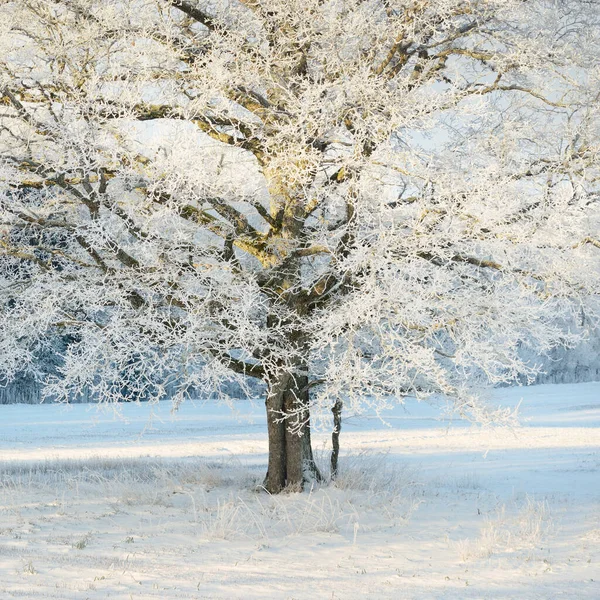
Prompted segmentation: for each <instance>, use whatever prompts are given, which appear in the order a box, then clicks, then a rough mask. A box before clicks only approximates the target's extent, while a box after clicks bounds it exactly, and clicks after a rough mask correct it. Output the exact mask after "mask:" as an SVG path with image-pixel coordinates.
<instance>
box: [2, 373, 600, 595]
mask: <svg viewBox="0 0 600 600" xmlns="http://www.w3.org/2000/svg"><path fill="white" fill-rule="evenodd" d="M491 399H492V400H493V401H494V402H495V403H498V404H501V405H502V406H506V407H514V406H517V405H518V404H519V402H521V401H522V402H521V405H520V415H521V425H520V426H518V427H514V428H502V429H491V428H480V427H477V426H474V425H471V424H469V423H466V422H464V421H460V420H457V419H455V420H453V421H450V420H443V419H440V417H439V415H440V411H439V410H438V409H437V408H435V407H430V406H428V405H425V404H417V403H407V404H406V405H405V406H404V407H398V408H396V409H394V410H393V411H390V412H389V413H386V414H385V415H384V419H385V423H382V422H381V421H380V420H379V419H377V418H376V417H374V416H373V415H370V416H369V415H365V416H362V417H358V416H348V417H347V418H346V419H345V421H344V426H343V431H342V437H341V442H342V449H343V456H342V461H341V475H340V479H339V481H338V482H337V484H336V485H332V484H329V485H323V486H316V487H315V488H314V489H312V490H306V491H305V492H304V493H303V494H300V495H298V494H289V495H288V494H284V495H281V496H278V497H270V496H268V495H267V494H266V493H264V492H260V491H258V490H257V484H258V483H260V481H261V475H262V474H263V472H264V469H265V464H266V433H265V429H266V427H265V419H264V415H263V410H264V408H263V407H262V406H261V404H260V403H257V404H256V405H252V404H251V403H249V402H247V401H240V402H239V403H238V404H237V405H236V410H237V413H236V415H234V416H232V414H231V412H230V410H229V409H228V408H227V407H222V406H217V405H215V404H212V403H206V404H202V403H196V404H192V403H189V404H185V405H183V406H182V407H181V409H180V410H179V412H177V413H176V414H174V415H172V414H171V413H170V405H169V404H168V403H159V404H158V405H155V406H152V405H149V404H140V405H135V404H126V405H122V406H120V411H121V414H120V415H115V414H114V413H113V412H112V410H108V411H98V410H97V407H96V406H95V405H73V406H71V407H63V406H60V405H39V406H32V405H7V406H1V407H0V459H1V462H0V598H2V599H4V598H7V599H8V598H28V599H29V598H30V599H37V598H58V599H61V600H70V599H82V598H89V599H90V600H100V599H104V598H119V599H123V600H125V599H127V600H129V599H131V598H134V599H136V600H137V599H140V600H142V599H144V600H145V599H157V598H161V599H165V598H166V599H171V598H173V599H175V598H189V599H191V598H194V599H199V598H240V599H241V598H244V599H246V598H250V599H252V598H256V599H258V598H289V599H291V598H294V599H304V598H306V599H308V598H311V599H312V598H323V599H332V600H333V599H342V598H343V599H346V598H356V599H358V598H361V599H362V598H373V599H375V598H377V599H380V598H390V599H391V598H400V599H403V600H404V599H407V600H408V599H415V600H417V599H418V600H425V599H432V598H444V599H456V600H458V599H461V600H462V599H469V598H473V599H475V598H478V599H482V598H485V599H494V600H499V599H515V598H519V599H521V598H525V599H549V598H552V599H554V598H577V599H597V598H599V597H600V478H599V475H600V453H599V446H600V383H585V384H565V385H541V386H535V387H530V388H505V389H499V390H495V391H494V392H493V394H492V398H491ZM326 444H327V436H326V435H325V434H323V433H317V434H315V436H314V445H315V447H316V448H317V449H318V452H317V454H318V456H320V458H321V461H322V463H323V464H325V463H326V460H327V446H326Z"/></svg>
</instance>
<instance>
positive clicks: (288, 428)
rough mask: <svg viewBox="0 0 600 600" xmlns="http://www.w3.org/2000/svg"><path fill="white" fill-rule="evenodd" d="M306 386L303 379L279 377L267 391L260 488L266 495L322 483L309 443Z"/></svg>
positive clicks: (288, 376)
mask: <svg viewBox="0 0 600 600" xmlns="http://www.w3.org/2000/svg"><path fill="white" fill-rule="evenodd" d="M307 383H308V378H307V377H306V376H298V375H292V374H289V373H282V374H281V376H279V377H277V378H276V380H275V381H274V382H273V384H272V385H271V386H270V387H269V391H268V393H267V401H266V409H267V424H268V434H269V466H268V471H267V476H266V478H265V483H264V487H265V489H266V490H267V491H268V492H269V493H270V494H278V493H279V492H281V491H282V490H283V489H284V488H285V489H288V490H289V491H302V489H303V487H304V483H305V482H306V481H310V480H315V479H316V480H317V481H322V477H321V474H320V472H319V470H318V468H317V466H316V464H315V461H314V456H313V452H312V446H311V440H310V421H309V406H308V400H309V394H308V385H307ZM286 415H287V416H286ZM284 416H285V419H284ZM282 419H284V420H282Z"/></svg>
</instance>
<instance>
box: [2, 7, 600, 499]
mask: <svg viewBox="0 0 600 600" xmlns="http://www.w3.org/2000/svg"><path fill="white" fill-rule="evenodd" d="M599 8H600V7H599V6H598V4H597V3H595V2H590V1H584V0H563V1H559V0H556V1H555V0H552V1H551V0H529V1H528V0H215V1H211V2H209V1H204V0H170V1H169V0H106V1H102V2H100V1H98V0H18V1H14V2H12V1H4V2H2V3H0V95H1V97H2V106H1V108H0V157H1V162H0V220H1V225H0V227H1V228H2V229H1V233H2V237H1V239H0V294H1V304H0V311H1V313H0V326H1V329H0V331H1V333H0V370H1V371H2V372H3V373H4V376H5V377H9V378H10V377H12V376H14V375H15V374H16V373H18V372H20V371H22V370H23V369H27V368H28V365H30V367H29V368H30V369H34V367H35V357H36V355H38V354H39V353H40V352H42V351H44V349H45V348H47V347H48V346H49V345H51V344H52V343H53V342H52V339H53V337H55V336H59V338H60V339H65V336H68V339H69V340H70V343H69V344H67V345H66V346H65V348H64V351H63V352H62V353H63V358H62V363H61V367H60V374H59V375H58V376H56V375H53V376H50V377H47V378H46V379H45V380H44V385H45V389H46V392H47V394H48V395H50V396H52V397H53V398H58V399H65V400H68V399H69V398H72V397H73V396H74V395H76V394H78V393H80V392H81V391H82V390H86V393H87V391H89V390H91V393H93V394H95V395H96V396H97V397H99V398H100V399H103V400H115V399H118V398H119V397H120V396H121V395H122V394H123V389H124V388H125V387H126V389H127V390H128V393H129V394H132V395H135V394H144V393H147V392H148V390H152V394H153V395H154V396H155V397H156V398H160V397H161V396H162V395H163V394H164V393H165V390H166V389H167V388H168V389H170V390H174V394H175V401H176V402H177V401H180V400H183V399H184V398H186V397H187V396H188V395H190V394H194V395H197V394H200V395H205V394H218V395H221V396H225V395H226V394H225V388H224V385H225V384H226V383H228V382H231V381H235V382H237V383H238V384H239V385H242V386H244V385H246V383H245V382H246V380H247V379H248V378H258V379H260V380H262V381H263V382H265V384H266V390H267V392H266V408H267V415H268V435H269V464H268V474H267V478H266V480H265V486H266V488H267V490H268V491H270V492H278V491H280V490H281V489H283V488H284V487H285V486H289V487H293V488H296V489H299V488H301V486H302V482H303V480H304V479H305V478H307V477H310V476H315V473H316V471H315V468H314V463H313V460H312V453H311V449H310V419H309V417H310V416H312V418H313V420H314V419H317V418H318V419H321V418H326V416H327V414H329V413H330V410H331V409H333V411H334V416H335V423H336V427H337V428H338V431H339V426H340V418H339V416H340V410H341V404H342V402H345V403H346V404H349V405H351V406H358V405H359V403H363V404H364V403H367V404H369V403H370V404H371V405H372V406H373V407H375V408H376V409H378V410H379V409H381V408H383V407H384V406H385V405H386V404H387V403H388V402H391V401H396V400H401V399H402V398H404V397H406V396H408V395H416V396H418V397H427V396H430V395H431V394H436V393H441V394H444V395H446V396H447V397H449V398H453V399H454V402H455V407H456V408H457V409H458V410H460V411H463V412H467V413H470V414H471V415H472V416H473V417H475V418H477V419H485V418H487V417H486V413H485V408H484V406H483V404H482V403H481V402H480V401H479V400H478V395H477V393H476V390H477V388H478V387H479V386H481V385H482V384H497V383H501V382H510V381H514V380H516V379H517V378H518V377H522V376H523V375H524V376H525V377H534V376H535V373H536V368H537V366H536V365H535V364H531V363H530V362H527V361H525V360H524V359H523V358H522V356H523V355H522V353H521V352H520V348H522V347H523V346H525V345H528V346H531V347H533V348H535V349H536V350H537V351H539V352H544V351H547V350H550V349H552V348H553V347H554V346H556V345H557V344H565V343H566V344H569V343H573V342H574V341H575V339H574V337H573V336H571V335H570V334H569V333H568V331H565V330H564V328H561V326H560V324H561V323H565V322H568V318H569V315H570V314H571V313H572V312H573V311H576V310H577V306H578V303H580V302H581V301H582V299H584V298H585V297H588V296H589V295H590V294H597V293H598V291H599V289H600V278H599V275H598V258H599V254H600V252H599V248H600V241H599V235H598V231H599V229H600V217H599V215H600V213H599V208H598V207H599V202H598V200H599V196H598V191H599V190H598V188H599V185H598V184H599V177H600V173H599V169H598V150H599V143H598V134H599V133H600V132H599V129H600V127H599V120H598V116H599V115H598V113H599V110H598V89H600V72H599V69H598V58H599V56H600V54H599V41H600V34H599V31H600V29H599V23H598V15H599V14H600V11H599ZM311 413H312V415H311ZM335 442H336V443H337V440H335ZM334 469H335V464H334Z"/></svg>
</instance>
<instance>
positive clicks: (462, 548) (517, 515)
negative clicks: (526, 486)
mask: <svg viewBox="0 0 600 600" xmlns="http://www.w3.org/2000/svg"><path fill="white" fill-rule="evenodd" d="M551 533H552V516H551V514H550V509H549V506H548V503H547V502H545V501H539V500H535V499H534V498H531V497H529V496H527V497H526V498H525V500H524V501H522V502H514V503H513V504H512V506H511V505H508V506H507V505H506V504H503V505H502V506H500V507H499V508H497V509H496V511H495V512H494V513H493V514H492V515H491V516H488V517H487V518H486V520H485V523H484V525H483V527H482V528H481V531H480V533H479V537H478V538H477V539H475V540H470V539H466V540H461V541H459V542H458V543H457V544H456V547H457V550H458V552H459V554H460V556H461V558H462V560H463V561H470V560H477V559H483V558H490V557H492V556H494V555H499V554H511V553H518V554H519V555H521V556H522V558H524V559H525V560H531V559H532V558H534V557H535V554H536V550H537V549H539V547H540V544H541V543H542V542H543V540H545V539H546V537H547V536H548V535H550V534H551Z"/></svg>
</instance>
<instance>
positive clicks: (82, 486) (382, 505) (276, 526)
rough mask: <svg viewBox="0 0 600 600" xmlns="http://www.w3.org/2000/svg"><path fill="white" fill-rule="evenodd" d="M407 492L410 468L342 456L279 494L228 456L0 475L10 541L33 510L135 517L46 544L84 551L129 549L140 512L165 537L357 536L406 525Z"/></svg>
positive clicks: (40, 467) (84, 464) (55, 464)
mask: <svg viewBox="0 0 600 600" xmlns="http://www.w3.org/2000/svg"><path fill="white" fill-rule="evenodd" d="M414 489H415V483H414V473H413V472H412V471H409V470H408V469H402V468H398V467H395V466H390V464H389V463H388V462H387V460H386V457H385V455H375V454H366V453H361V454H356V455H354V456H350V457H345V458H344V459H343V460H342V461H341V468H340V475H339V477H338V479H337V480H336V481H335V482H329V483H327V484H323V485H315V486H313V487H312V488H311V489H309V490H306V491H305V493H303V494H300V495H297V494H283V495H281V496H276V495H270V494H267V493H265V491H264V488H262V470H261V471H258V470H255V469H252V468H250V467H246V466H244V465H242V464H240V463H239V462H236V461H235V460H229V461H223V462H214V463H207V462H200V461H198V460H188V461H179V462H171V461H166V460H163V461H152V460H134V459H92V460H69V461H64V460H63V461H58V460H56V461H46V462H44V463H35V464H26V465H22V466H9V467H5V468H4V469H2V470H0V518H1V519H2V521H3V522H4V523H3V524H2V526H1V527H0V529H1V530H2V531H3V532H4V533H11V534H12V535H13V537H14V538H16V537H17V536H18V535H19V532H21V533H23V532H25V533H26V534H30V533H31V532H32V529H31V527H29V526H28V523H27V518H26V515H28V514H31V511H32V510H33V511H34V512H36V513H38V512H39V513H42V514H44V519H48V520H49V521H51V522H52V523H53V524H54V525H52V527H57V528H59V529H60V528H62V526H61V521H65V523H64V526H65V528H66V521H69V520H70V519H72V518H73V515H74V514H77V512H78V511H81V510H82V509H84V508H86V509H89V508H90V507H91V508H93V509H94V510H95V511H96V513H97V516H98V518H101V516H102V515H107V514H110V515H113V516H114V515H121V517H123V516H126V515H129V516H131V517H133V518H131V519H129V520H128V519H127V518H125V519H120V521H119V522H122V523H123V527H124V529H123V530H122V531H118V532H117V531H114V530H113V531H112V532H111V530H110V529H104V530H102V529H101V528H100V523H96V524H95V525H94V526H93V530H94V531H93V533H92V532H91V531H90V530H86V531H78V528H77V527H76V528H75V529H73V528H71V529H70V530H69V534H68V535H66V536H62V537H60V536H58V537H57V535H56V534H52V535H51V536H50V538H49V540H50V541H55V542H59V543H61V544H64V545H69V546H70V547H72V548H74V549H77V550H82V551H83V550H85V549H86V548H89V547H93V546H94V541H95V539H96V538H100V537H102V536H107V535H117V536H118V538H119V541H120V543H127V544H130V543H135V540H136V537H138V538H139V537H140V536H142V537H144V536H147V535H148V534H149V532H148V531H147V530H145V529H144V527H140V526H139V518H138V517H139V515H140V514H141V513H144V512H148V513H151V514H153V513H155V512H159V513H161V514H162V517H161V522H162V525H161V529H162V532H163V533H164V532H165V531H168V530H173V531H174V530H179V531H183V530H184V529H185V531H186V532H188V533H189V532H191V533H193V535H194V538H195V539H199V540H240V539H245V540H269V539H271V538H281V537H285V536H290V535H301V534H310V533H316V532H325V533H332V534H342V535H346V536H350V537H353V538H355V537H356V532H357V530H358V528H359V527H360V528H361V529H362V530H373V529H378V528H384V527H392V526H395V525H402V524H403V523H404V522H406V520H407V519H408V517H409V516H410V514H411V512H412V511H413V509H414V508H415V507H416V502H415V499H414ZM134 515H138V516H136V517H134ZM136 521H138V523H137V525H136ZM365 521H368V523H369V525H367V524H366V522H365ZM11 522H12V523H13V524H14V525H13V526H12V527H11V526H10V525H8V524H10V523H11ZM7 525H8V526H7ZM82 526H83V525H82ZM52 527H51V529H52Z"/></svg>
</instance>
